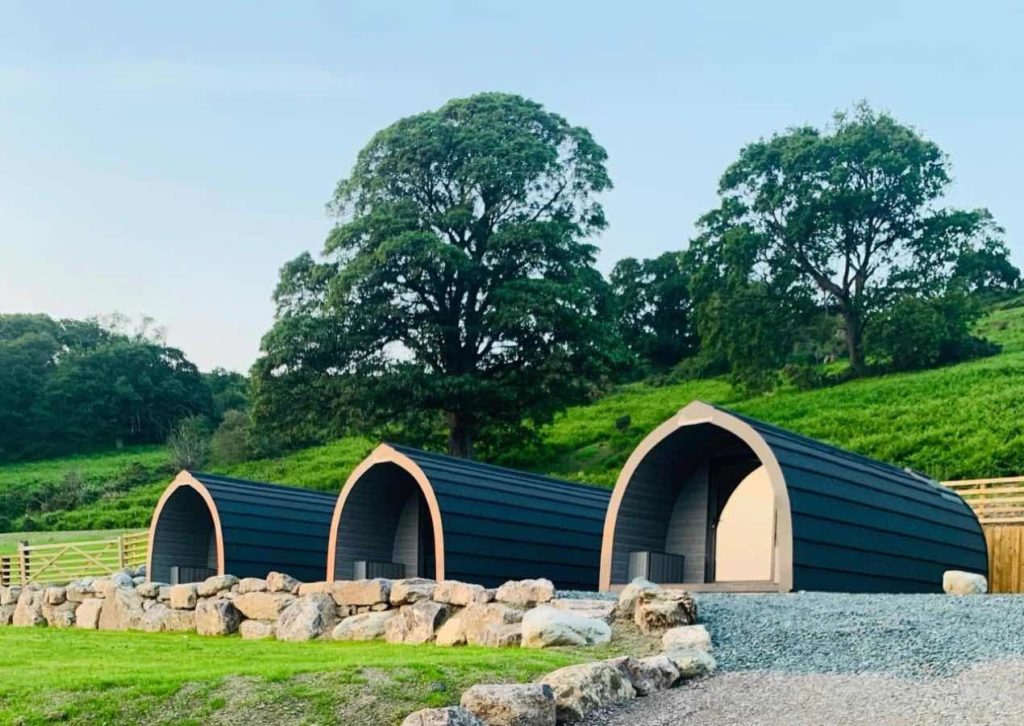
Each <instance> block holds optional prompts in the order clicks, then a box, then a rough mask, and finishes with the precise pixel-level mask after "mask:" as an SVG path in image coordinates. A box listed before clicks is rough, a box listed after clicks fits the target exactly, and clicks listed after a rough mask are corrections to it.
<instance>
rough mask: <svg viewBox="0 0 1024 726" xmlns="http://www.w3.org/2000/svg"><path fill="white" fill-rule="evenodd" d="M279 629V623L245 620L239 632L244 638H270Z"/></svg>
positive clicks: (239, 627)
mask: <svg viewBox="0 0 1024 726" xmlns="http://www.w3.org/2000/svg"><path fill="white" fill-rule="evenodd" d="M276 631H277V623H275V622H269V621H267V620H243V621H242V624H241V625H239V626H238V634H239V635H241V636H242V639H243V640H270V639H271V638H273V637H274V634H275V633H276Z"/></svg>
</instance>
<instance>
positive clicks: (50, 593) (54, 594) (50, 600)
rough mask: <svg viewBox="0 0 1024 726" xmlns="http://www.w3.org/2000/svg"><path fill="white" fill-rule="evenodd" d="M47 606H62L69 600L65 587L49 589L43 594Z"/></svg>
mask: <svg viewBox="0 0 1024 726" xmlns="http://www.w3.org/2000/svg"><path fill="white" fill-rule="evenodd" d="M43 597H44V599H45V600H46V604H47V605H60V604H62V603H64V602H65V601H66V600H67V590H66V589H64V588H63V587H53V586H51V587H48V588H46V590H44V592H43Z"/></svg>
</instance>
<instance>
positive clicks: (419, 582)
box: [391, 577, 437, 606]
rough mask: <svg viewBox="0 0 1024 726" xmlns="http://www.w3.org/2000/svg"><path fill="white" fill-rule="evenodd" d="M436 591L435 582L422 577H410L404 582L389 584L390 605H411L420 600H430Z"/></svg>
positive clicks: (396, 581)
mask: <svg viewBox="0 0 1024 726" xmlns="http://www.w3.org/2000/svg"><path fill="white" fill-rule="evenodd" d="M435 590H437V582H436V581H435V580H427V579H425V578H422V577H410V578H407V579H405V580H395V581H394V582H392V583H391V604H392V605H395V606H398V605H411V604H412V603H414V602H420V601H421V600H430V599H432V598H433V597H434V591H435Z"/></svg>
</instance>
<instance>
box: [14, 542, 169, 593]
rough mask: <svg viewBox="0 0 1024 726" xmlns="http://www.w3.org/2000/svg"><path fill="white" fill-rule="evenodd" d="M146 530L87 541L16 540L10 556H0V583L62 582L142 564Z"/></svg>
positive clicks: (144, 555) (144, 552) (146, 548)
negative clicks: (30, 541)
mask: <svg viewBox="0 0 1024 726" xmlns="http://www.w3.org/2000/svg"><path fill="white" fill-rule="evenodd" d="M148 551H149V533H148V532H132V533H129V534H123V535H121V536H119V537H112V538H110V539H102V540H93V541H90V542H67V543H61V544H43V545H31V544H29V543H28V542H20V543H19V544H18V551H17V553H16V554H14V555H3V556H0V585H24V584H27V583H31V582H37V583H41V584H44V583H64V582H70V581H71V580H77V579H81V578H83V577H97V576H102V575H109V574H110V573H111V572H116V571H117V570H120V569H123V568H125V567H138V566H139V565H143V564H145V563H146V555H147V553H148Z"/></svg>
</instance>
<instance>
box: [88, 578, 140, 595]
mask: <svg viewBox="0 0 1024 726" xmlns="http://www.w3.org/2000/svg"><path fill="white" fill-rule="evenodd" d="M92 587H93V590H94V591H95V593H96V595H97V596H98V597H110V594H111V592H113V591H114V590H134V589H135V580H133V579H132V576H131V575H130V574H128V573H127V572H115V573H114V574H113V575H111V576H110V577H100V578H97V579H95V580H93V582H92Z"/></svg>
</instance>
